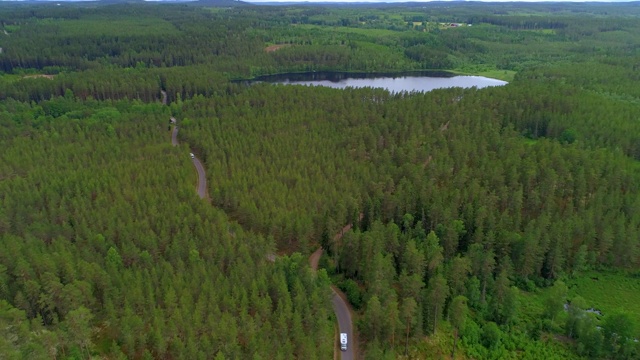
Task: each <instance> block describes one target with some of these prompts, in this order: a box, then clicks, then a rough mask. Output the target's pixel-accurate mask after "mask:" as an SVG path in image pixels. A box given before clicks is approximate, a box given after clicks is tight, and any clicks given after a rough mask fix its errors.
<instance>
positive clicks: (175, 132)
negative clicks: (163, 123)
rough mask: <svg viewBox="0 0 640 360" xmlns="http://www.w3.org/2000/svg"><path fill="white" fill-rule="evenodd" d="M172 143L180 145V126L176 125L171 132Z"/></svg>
mask: <svg viewBox="0 0 640 360" xmlns="http://www.w3.org/2000/svg"><path fill="white" fill-rule="evenodd" d="M171 145H173V146H178V127H177V126H174V127H173V131H172V132H171Z"/></svg>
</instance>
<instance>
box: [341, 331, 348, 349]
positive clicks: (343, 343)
mask: <svg viewBox="0 0 640 360" xmlns="http://www.w3.org/2000/svg"><path fill="white" fill-rule="evenodd" d="M340 350H342V351H347V333H340Z"/></svg>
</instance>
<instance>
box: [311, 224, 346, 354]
mask: <svg viewBox="0 0 640 360" xmlns="http://www.w3.org/2000/svg"><path fill="white" fill-rule="evenodd" d="M345 228H351V227H350V226H345ZM343 232H344V230H343V231H342V232H341V233H340V234H338V235H336V236H340V237H342V233H343ZM320 256H322V248H320V249H318V250H316V252H314V253H313V254H311V256H310V257H309V263H310V265H311V268H312V269H313V270H314V271H317V270H318V261H319V260H320ZM331 291H332V293H333V295H332V297H331V304H332V305H333V312H335V313H336V318H337V319H338V327H339V328H340V332H341V333H346V334H347V343H348V346H347V350H346V351H340V358H341V359H342V360H354V359H355V358H356V356H355V351H354V349H355V347H354V346H353V345H354V344H355V338H354V337H353V323H352V322H351V312H350V310H349V306H348V305H347V302H346V301H345V300H344V299H343V298H342V297H341V296H340V295H338V293H337V291H339V290H337V289H336V288H335V287H334V286H331ZM336 341H337V342H338V344H337V349H340V337H338V338H337V339H336Z"/></svg>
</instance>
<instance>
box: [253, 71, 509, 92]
mask: <svg viewBox="0 0 640 360" xmlns="http://www.w3.org/2000/svg"><path fill="white" fill-rule="evenodd" d="M254 81H255V82H269V83H276V84H288V85H314V86H327V87H331V88H337V89H344V88H346V87H355V88H361V87H374V88H384V89H387V90H389V91H390V92H401V91H420V92H424V91H431V90H434V89H441V88H449V87H462V88H470V87H474V86H475V87H477V88H484V87H487V86H501V85H505V84H507V82H506V81H502V80H497V79H491V78H486V77H482V76H457V75H453V74H450V73H446V72H433V71H431V72H412V73H396V74H371V73H343V72H312V73H296V74H280V75H269V76H262V77H258V78H256V79H255V80H254Z"/></svg>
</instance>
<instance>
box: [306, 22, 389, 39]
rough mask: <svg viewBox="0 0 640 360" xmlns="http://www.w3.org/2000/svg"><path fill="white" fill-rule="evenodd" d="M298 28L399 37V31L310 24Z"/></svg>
mask: <svg viewBox="0 0 640 360" xmlns="http://www.w3.org/2000/svg"><path fill="white" fill-rule="evenodd" d="M296 26H297V27H298V28H302V29H315V30H322V31H327V32H338V33H343V34H358V35H365V36H371V37H379V36H390V35H391V36H396V35H398V31H394V30H387V29H361V28H352V27H346V26H332V27H329V26H320V25H310V24H300V25H296Z"/></svg>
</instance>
